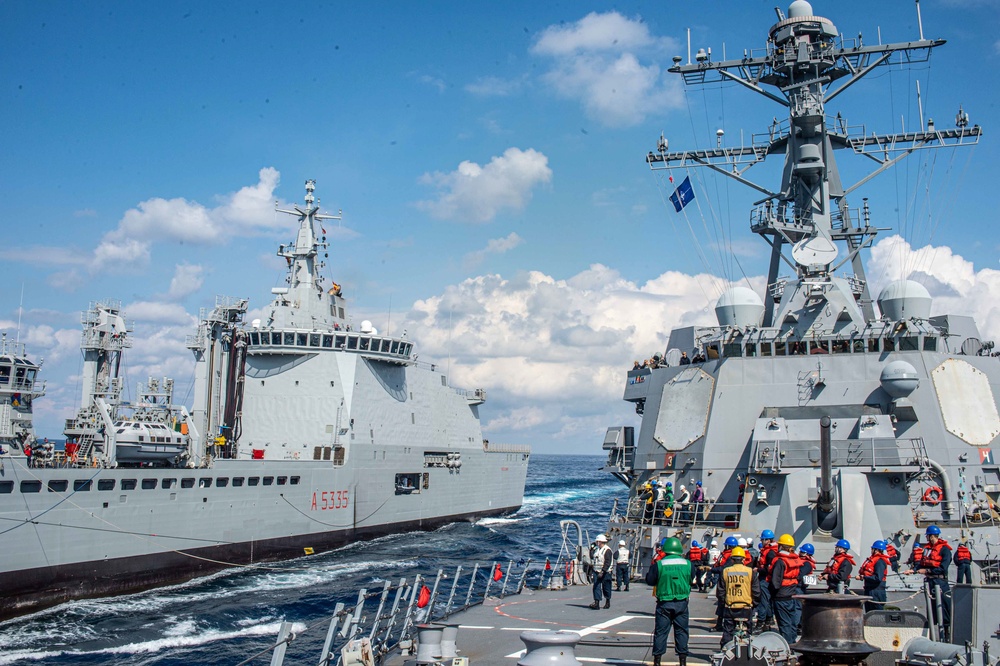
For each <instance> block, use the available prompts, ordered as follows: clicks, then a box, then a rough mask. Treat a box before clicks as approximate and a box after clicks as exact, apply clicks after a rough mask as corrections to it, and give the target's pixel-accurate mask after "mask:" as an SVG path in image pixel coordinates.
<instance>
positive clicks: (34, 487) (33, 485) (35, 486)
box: [21, 481, 42, 493]
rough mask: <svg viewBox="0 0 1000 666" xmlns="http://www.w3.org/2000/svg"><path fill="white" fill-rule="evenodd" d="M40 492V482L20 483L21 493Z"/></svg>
mask: <svg viewBox="0 0 1000 666" xmlns="http://www.w3.org/2000/svg"><path fill="white" fill-rule="evenodd" d="M41 490H42V482H41V481H22V482H21V492H22V493H37V492H41Z"/></svg>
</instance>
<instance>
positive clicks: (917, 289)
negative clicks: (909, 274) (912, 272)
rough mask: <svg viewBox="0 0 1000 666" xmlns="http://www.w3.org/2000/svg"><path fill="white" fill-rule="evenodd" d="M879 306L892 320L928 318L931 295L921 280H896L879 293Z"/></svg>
mask: <svg viewBox="0 0 1000 666" xmlns="http://www.w3.org/2000/svg"><path fill="white" fill-rule="evenodd" d="M878 308H879V310H881V311H882V315H883V316H885V317H887V318H888V319H889V320H890V321H902V320H903V319H927V318H928V317H929V316H930V314H931V295H930V292H928V291H927V289H925V288H924V286H923V285H922V284H920V283H919V282H914V281H913V280H896V281H895V282H891V283H889V284H888V285H886V287H885V289H883V290H882V293H881V294H879V297H878Z"/></svg>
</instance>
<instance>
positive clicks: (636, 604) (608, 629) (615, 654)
mask: <svg viewBox="0 0 1000 666" xmlns="http://www.w3.org/2000/svg"><path fill="white" fill-rule="evenodd" d="M894 596H902V595H890V601H892V599H893V598H894ZM592 601H593V596H592V594H591V589H590V587H589V586H574V587H569V588H566V589H562V590H528V589H525V590H524V591H523V592H522V593H521V594H520V595H517V596H512V597H507V598H505V599H499V600H494V599H490V600H488V601H487V602H486V603H484V604H482V605H479V606H475V607H472V608H470V609H468V610H465V611H461V612H459V613H456V614H454V615H452V616H451V617H450V618H449V619H447V620H441V621H439V623H456V624H458V625H459V632H458V639H457V648H458V655H459V656H460V657H466V658H468V660H469V663H470V664H480V665H483V666H486V665H496V666H513V665H514V664H516V663H517V661H518V659H519V658H521V657H522V656H523V655H524V643H523V642H522V641H521V639H520V635H521V632H522V631H540V630H551V631H560V630H562V631H574V632H577V633H579V634H581V636H582V638H581V640H580V642H579V643H578V644H577V647H576V657H577V659H578V660H580V661H582V662H584V663H607V664H651V663H652V661H653V647H652V646H653V622H654V611H655V603H654V601H653V598H652V596H651V591H650V588H649V587H648V586H647V585H645V584H644V583H641V582H635V583H633V584H632V585H631V586H630V590H629V591H628V592H624V591H622V592H614V593H613V594H612V598H611V608H609V609H606V610H605V609H604V608H603V607H602V608H601V609H600V610H592V609H590V608H589V607H588V606H589V604H590V603H591V602H592ZM690 609H691V610H690V618H691V619H690V627H689V631H690V640H689V644H688V650H689V652H690V654H689V656H688V663H689V664H703V663H709V662H711V660H712V655H713V653H715V652H717V651H718V650H719V647H720V645H719V643H720V640H721V637H722V634H721V633H719V632H714V631H712V627H713V625H714V624H715V594H714V591H713V592H712V593H710V594H705V593H698V592H696V593H694V594H693V595H692V596H691V605H690ZM412 659H413V657H401V656H398V655H397V656H394V657H391V658H389V659H388V660H387V661H386V662H385V663H386V665H387V666H400V665H401V664H404V663H406V662H407V661H408V660H412ZM676 663H677V656H676V655H675V653H674V643H673V634H672V633H671V636H670V641H669V642H668V644H667V652H666V654H665V655H664V656H663V664H664V665H669V664H676Z"/></svg>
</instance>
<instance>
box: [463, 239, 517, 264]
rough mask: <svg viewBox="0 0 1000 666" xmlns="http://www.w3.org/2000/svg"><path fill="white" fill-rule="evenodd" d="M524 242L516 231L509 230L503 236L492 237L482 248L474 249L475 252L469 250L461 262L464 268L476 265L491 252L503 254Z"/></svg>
mask: <svg viewBox="0 0 1000 666" xmlns="http://www.w3.org/2000/svg"><path fill="white" fill-rule="evenodd" d="M522 243H524V239H523V238H521V237H520V236H518V235H517V233H516V232H513V231H512V232H510V233H509V234H508V235H507V236H506V237H504V238H493V239H491V240H490V242H488V243H487V244H486V247H484V248H483V249H482V250H476V251H475V252H470V253H469V254H467V255H465V259H464V260H463V264H464V266H465V267H466V270H469V269H471V268H474V267H476V266H478V265H479V264H480V263H482V261H483V260H484V259H486V257H487V256H489V255H491V254H504V253H505V252H507V251H508V250H513V249H514V248H515V247H517V246H518V245H521V244H522Z"/></svg>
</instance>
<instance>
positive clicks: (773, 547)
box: [754, 530, 778, 632]
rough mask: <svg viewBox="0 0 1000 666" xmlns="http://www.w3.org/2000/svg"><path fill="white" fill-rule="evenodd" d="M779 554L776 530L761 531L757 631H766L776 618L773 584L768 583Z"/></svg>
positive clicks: (758, 565) (758, 562) (758, 563)
mask: <svg viewBox="0 0 1000 666" xmlns="http://www.w3.org/2000/svg"><path fill="white" fill-rule="evenodd" d="M777 556H778V544H777V543H775V541H774V530H764V531H763V532H761V533H760V555H759V556H758V558H757V571H758V573H759V575H760V580H761V581H762V582H761V586H760V603H759V604H757V608H756V610H757V626H756V627H755V628H754V629H755V631H757V632H761V631H766V630H767V629H768V628H769V626H770V625H771V623H772V621H773V620H774V605H773V604H772V603H771V586H770V585H769V584H768V581H769V580H770V574H771V565H772V563H773V562H774V558H775V557H777Z"/></svg>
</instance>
